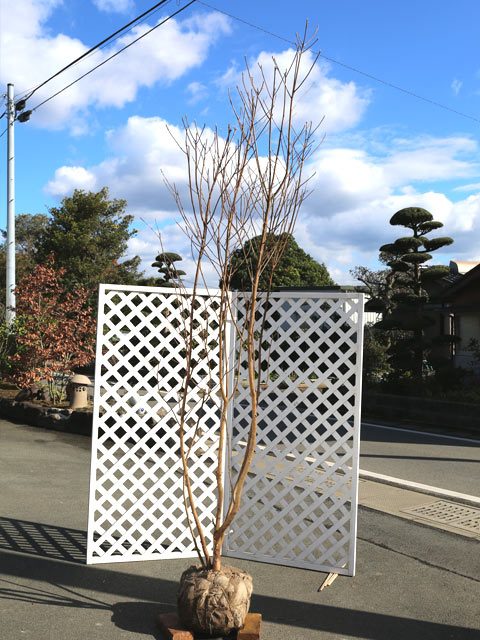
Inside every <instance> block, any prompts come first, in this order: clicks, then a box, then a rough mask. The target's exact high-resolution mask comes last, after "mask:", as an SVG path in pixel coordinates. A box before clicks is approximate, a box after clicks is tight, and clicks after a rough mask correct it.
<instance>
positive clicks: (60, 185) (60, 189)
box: [44, 167, 103, 197]
mask: <svg viewBox="0 0 480 640" xmlns="http://www.w3.org/2000/svg"><path fill="white" fill-rule="evenodd" d="M102 186H103V185H102ZM96 187H97V178H96V176H95V174H93V173H92V172H91V171H88V170H87V169H84V167H60V168H59V169H57V170H56V171H55V177H54V178H53V180H50V181H49V182H48V183H47V184H46V186H45V189H44V191H45V192H46V193H48V194H50V195H53V196H62V197H63V196H66V195H70V194H71V193H72V191H73V190H74V189H84V190H85V191H93V190H94V189H95V188H96ZM100 188H101V187H100Z"/></svg>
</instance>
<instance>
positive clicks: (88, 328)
mask: <svg viewBox="0 0 480 640" xmlns="http://www.w3.org/2000/svg"><path fill="white" fill-rule="evenodd" d="M53 264H54V258H53V256H51V257H50V258H49V259H48V260H47V262H46V263H45V264H41V265H36V267H35V268H34V270H33V272H32V273H31V274H29V275H28V276H26V277H25V278H24V279H23V280H22V281H21V283H20V284H19V285H18V287H17V289H16V291H15V295H16V308H15V311H16V314H17V326H19V327H21V330H20V331H17V332H16V334H15V343H16V347H17V348H16V352H15V353H14V354H12V355H8V356H7V359H8V363H9V365H10V369H9V370H8V371H7V378H8V379H9V380H11V381H12V382H13V383H14V384H16V385H17V386H18V387H20V388H22V389H27V388H29V387H31V386H32V385H33V384H34V383H36V382H39V381H40V380H45V381H46V382H47V386H48V392H49V396H50V400H51V402H54V403H56V402H60V401H61V400H63V399H64V397H65V393H66V386H67V383H68V379H69V378H70V376H71V375H72V373H73V372H74V370H75V368H77V367H81V366H84V365H86V364H88V363H89V362H90V361H91V360H92V358H93V356H94V341H95V321H94V320H93V318H92V316H91V312H90V308H89V307H88V306H87V296H88V294H89V292H88V291H87V290H85V289H83V288H82V287H80V288H78V289H76V290H75V291H74V292H66V291H65V289H64V288H63V286H62V285H61V284H60V281H61V278H62V277H63V276H64V274H65V269H57V270H55V269H54V268H53Z"/></svg>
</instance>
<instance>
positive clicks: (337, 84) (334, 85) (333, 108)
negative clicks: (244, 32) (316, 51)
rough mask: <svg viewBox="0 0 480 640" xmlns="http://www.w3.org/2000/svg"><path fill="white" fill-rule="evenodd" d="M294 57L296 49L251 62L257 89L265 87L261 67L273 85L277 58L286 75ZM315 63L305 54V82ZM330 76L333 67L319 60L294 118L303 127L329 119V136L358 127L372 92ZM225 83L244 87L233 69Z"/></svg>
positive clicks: (267, 54) (325, 128)
mask: <svg viewBox="0 0 480 640" xmlns="http://www.w3.org/2000/svg"><path fill="white" fill-rule="evenodd" d="M293 55H294V51H293V49H288V50H286V51H283V52H281V53H270V52H265V51H263V52H262V53H260V55H259V56H257V58H255V59H253V60H250V62H249V66H250V71H251V73H252V75H253V77H254V79H255V80H256V82H257V85H258V86H260V85H261V74H260V69H259V67H261V68H262V70H263V73H264V74H265V76H266V77H267V79H269V80H270V83H271V79H272V77H273V70H274V62H273V58H274V59H275V61H276V63H277V65H278V68H279V69H280V70H281V71H282V72H283V71H284V70H286V69H288V68H289V66H290V65H291V62H292V59H293ZM313 59H314V56H313V54H312V53H311V52H310V51H307V52H306V53H305V54H304V56H303V58H302V63H301V68H300V77H301V78H305V77H306V75H307V74H308V71H309V69H310V66H311V64H312V62H313ZM329 73H330V65H329V64H327V63H326V62H325V61H323V60H319V61H318V62H317V64H316V65H315V67H314V68H313V70H312V72H311V73H310V75H309V76H308V78H307V79H306V82H305V85H304V86H303V87H302V88H301V90H300V92H299V97H298V101H297V103H296V106H295V114H294V116H295V121H296V122H297V123H300V124H303V123H305V122H313V123H314V124H317V123H318V122H319V121H320V120H321V119H322V118H323V117H325V119H324V122H323V125H322V132H323V131H326V132H327V135H328V134H330V133H333V132H338V131H343V130H345V129H349V128H351V127H353V126H355V125H356V124H358V122H359V121H360V120H361V118H362V116H363V114H364V112H365V109H366V108H367V106H368V104H369V102H370V92H369V91H366V90H362V89H359V87H358V86H357V85H356V84H355V83H354V82H346V83H344V82H341V81H340V80H338V79H336V78H333V77H331V76H330V75H329ZM221 83H222V85H223V86H229V87H230V88H233V87H235V86H236V85H239V84H241V73H239V72H238V70H237V69H236V67H235V66H232V67H230V69H229V70H228V71H227V72H226V73H225V74H224V76H223V78H222V80H221Z"/></svg>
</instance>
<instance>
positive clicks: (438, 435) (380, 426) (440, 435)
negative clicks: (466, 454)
mask: <svg viewBox="0 0 480 640" xmlns="http://www.w3.org/2000/svg"><path fill="white" fill-rule="evenodd" d="M362 425H365V426H366V427H375V428H377V429H388V430H389V431H405V432H406V433H417V434H418V435H421V436H434V437H435V438H446V439H448V440H460V441H462V442H471V443H472V444H477V445H480V441H478V440H472V439H471V438H461V437H459V436H448V435H446V434H444V433H435V432H433V431H417V430H416V429H405V428H402V427H390V426H388V427H387V426H386V425H384V424H375V423H373V422H364V421H363V420H362Z"/></svg>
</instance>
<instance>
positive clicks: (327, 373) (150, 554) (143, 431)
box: [87, 286, 363, 574]
mask: <svg viewBox="0 0 480 640" xmlns="http://www.w3.org/2000/svg"><path fill="white" fill-rule="evenodd" d="M190 303H191V299H190V298H189V294H188V293H185V294H182V295H180V294H178V293H176V292H174V291H172V290H171V289H163V290H162V289H158V288H147V287H137V288H132V287H122V286H115V287H113V286H111V287H110V286H103V287H102V288H101V294H100V301H99V329H98V340H97V368H96V376H95V410H94V433H93V442H92V471H91V487H90V509H89V532H88V552H87V559H88V562H113V561H126V560H139V559H151V558H159V557H162V558H172V557H180V556H182V557H188V556H194V555H195V552H194V545H193V543H192V542H191V540H190V534H189V531H188V525H187V521H186V519H185V515H184V510H183V498H182V479H181V461H180V459H179V453H178V436H177V422H178V413H179V391H180V390H181V388H182V385H183V368H184V355H185V354H184V353H183V351H182V348H183V346H184V342H183V339H182V331H184V330H185V325H184V324H183V316H182V309H185V308H186V307H188V305H189V304H190ZM238 304H239V313H240V314H242V303H241V300H239V302H238ZM269 305H270V307H269V309H268V314H269V315H268V322H267V325H266V329H265V334H264V337H263V342H264V345H265V346H266V348H267V352H268V353H269V356H270V357H269V365H268V368H267V367H265V368H264V372H263V375H264V380H263V384H262V387H264V390H263V391H262V398H261V402H260V406H259V412H260V424H259V434H258V441H257V450H256V455H255V458H254V461H253V465H252V469H251V473H250V474H249V477H248V479H247V484H246V487H245V491H244V501H243V504H242V507H241V510H240V513H239V515H238V516H237V518H236V519H235V521H234V523H233V529H232V531H231V532H230V533H229V535H228V537H227V540H226V545H225V548H224V553H225V554H226V555H231V556H234V557H244V558H248V559H254V560H264V561H267V562H275V563H280V564H286V565H292V566H299V567H306V568H313V569H319V570H336V571H339V572H340V573H346V574H353V572H354V566H355V535H356V511H357V478H358V444H359V442H358V441H359V427H360V424H359V416H360V370H361V348H362V344H361V343H362V340H361V338H362V331H361V327H362V309H363V300H362V296H351V295H348V294H336V295H335V297H334V298H331V294H328V295H323V296H322V295H319V294H318V293H317V292H313V293H306V294H303V293H302V294H298V293H295V294H292V293H287V294H285V293H283V294H273V295H272V296H271V298H270V301H269ZM196 306H197V309H196V314H197V315H196V330H197V332H198V336H199V339H198V347H197V348H196V349H197V351H196V353H194V357H195V358H196V359H197V361H198V363H199V366H198V367H197V368H196V370H195V373H196V379H195V384H194V386H193V387H192V389H191V391H189V397H188V407H189V411H190V415H189V417H190V423H189V424H190V425H191V429H190V432H189V433H187V437H192V436H193V431H194V429H195V425H197V426H198V427H199V433H198V434H197V435H198V439H197V441H196V443H195V444H194V446H193V450H192V455H191V462H190V464H191V467H190V469H191V474H192V480H193V486H194V493H195V495H196V496H197V498H198V500H199V508H200V512H201V515H202V523H203V525H204V526H205V530H206V535H207V539H208V540H210V539H211V535H212V530H211V523H212V520H213V512H214V506H215V502H216V494H215V482H214V472H215V468H216V452H217V448H216V447H217V444H216V429H217V425H218V415H217V413H216V410H215V407H214V404H213V403H212V402H207V401H205V398H206V393H205V389H206V387H205V385H206V384H208V385H209V387H210V388H211V389H212V391H213V392H215V388H216V385H217V384H218V379H217V378H216V377H215V376H216V375H217V369H216V365H217V364H218V348H217V345H216V344H215V341H214V336H215V326H216V325H215V323H216V319H217V301H216V296H215V295H214V294H212V293H210V294H207V293H206V292H205V293H204V294H202V295H201V296H200V297H199V300H198V301H197V305H196ZM260 307H261V303H260ZM209 332H210V334H211V335H210V337H207V338H206V337H205V336H207V335H208V334H209ZM206 347H207V348H206ZM238 352H239V350H238V347H237V353H238ZM266 361H267V359H266V360H265V362H266ZM240 365H241V366H240V371H241V372H242V371H244V363H243V362H240ZM242 375H243V374H242V373H241V377H242ZM249 412H250V409H249V398H248V393H247V391H246V389H245V388H244V386H243V385H242V381H240V384H239V392H238V394H237V397H236V398H235V400H234V406H233V407H232V411H231V413H230V415H231V424H230V434H231V442H232V473H233V476H235V473H237V472H238V462H237V461H238V460H239V457H240V456H241V454H242V452H243V450H244V445H245V439H246V431H247V429H248V424H249Z"/></svg>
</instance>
